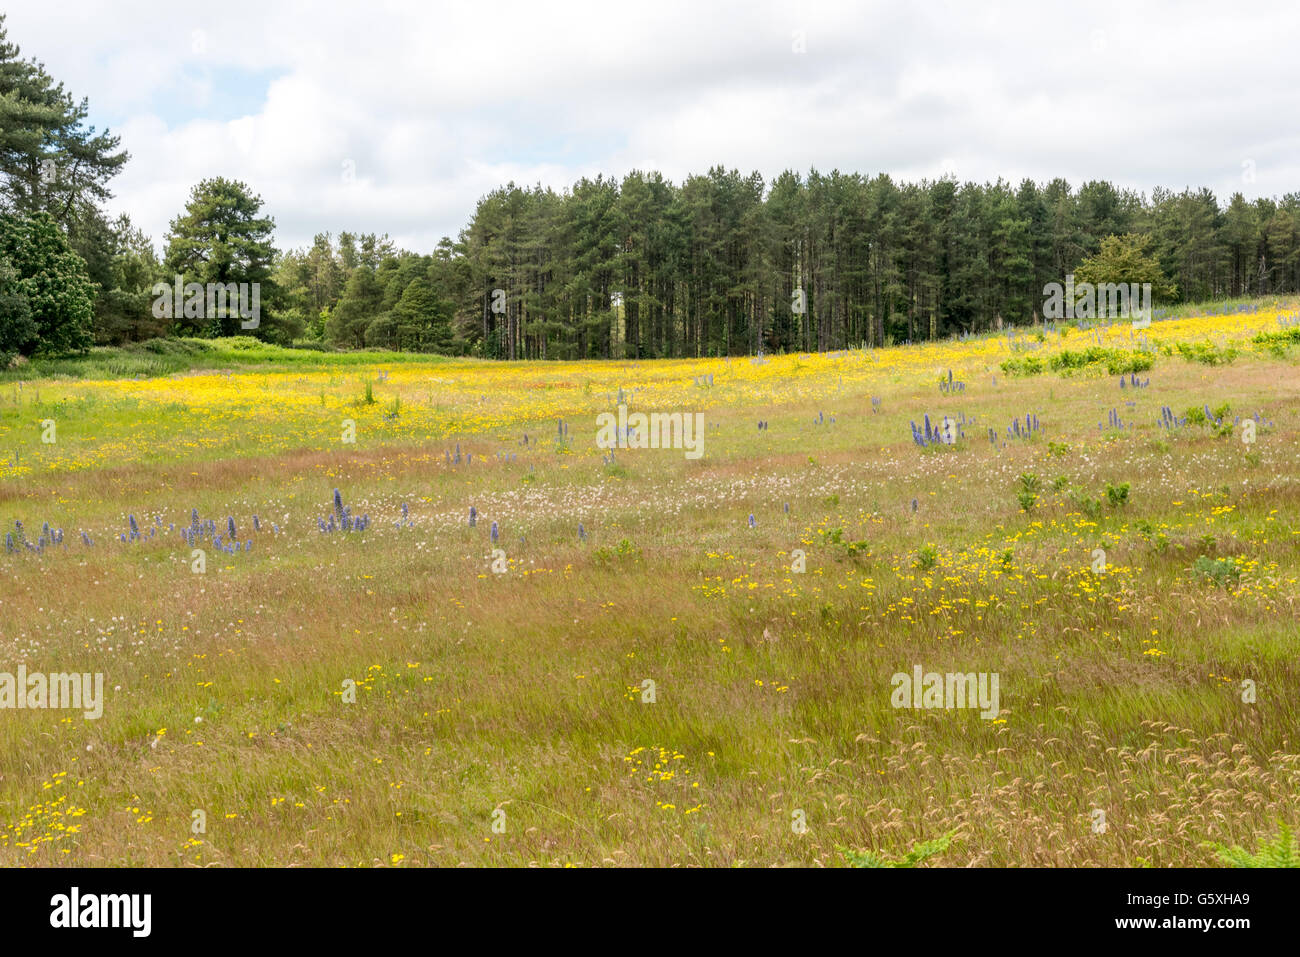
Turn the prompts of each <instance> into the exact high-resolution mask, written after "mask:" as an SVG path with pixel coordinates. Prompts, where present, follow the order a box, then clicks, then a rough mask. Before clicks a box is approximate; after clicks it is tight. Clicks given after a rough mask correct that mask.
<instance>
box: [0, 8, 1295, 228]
mask: <svg viewBox="0 0 1300 957" xmlns="http://www.w3.org/2000/svg"><path fill="white" fill-rule="evenodd" d="M4 9H5V12H6V13H7V14H8V19H7V21H6V22H7V27H8V31H9V39H10V41H11V42H15V43H17V44H19V46H20V47H21V48H22V52H23V54H24V56H35V57H36V58H37V59H40V60H42V61H44V63H45V64H46V66H47V68H48V69H49V71H50V72H51V73H52V75H53V76H54V77H55V78H56V79H58V80H61V81H63V82H64V84H65V85H66V86H67V87H68V89H69V90H71V92H72V93H73V94H74V95H75V96H77V97H78V98H79V97H81V96H86V97H89V99H90V106H91V113H92V120H93V122H95V123H96V125H97V126H99V127H100V128H103V127H104V126H109V127H111V128H112V130H113V131H114V132H116V133H119V134H120V135H121V137H122V143H123V145H124V146H125V147H126V148H127V149H128V150H129V151H130V153H131V160H130V162H129V163H128V164H127V166H126V167H125V170H124V171H123V172H122V174H121V175H120V176H118V177H117V178H116V179H114V180H113V182H112V184H111V186H112V189H113V190H114V192H115V194H116V198H115V199H114V200H113V202H112V208H113V210H114V211H117V210H124V211H126V212H129V213H130V214H131V217H132V219H133V220H134V221H135V222H136V224H137V225H138V226H141V227H142V228H143V229H144V230H145V231H146V232H147V233H149V234H150V235H151V236H152V237H153V239H154V242H155V245H159V246H161V243H162V238H163V235H164V233H165V232H166V230H167V224H168V222H169V221H170V220H171V219H172V218H173V217H174V216H176V215H177V214H178V213H179V211H180V210H181V208H182V207H183V205H184V203H185V200H186V197H187V195H188V193H189V190H190V189H191V187H192V186H193V185H194V184H195V183H196V182H198V181H199V180H200V179H202V178H204V177H209V176H217V175H222V176H227V177H234V178H237V179H241V180H243V181H245V182H246V183H248V184H249V185H250V186H251V187H252V188H253V190H254V191H255V192H257V193H258V194H260V195H261V196H262V198H263V199H264V200H265V207H264V208H265V211H266V212H268V213H269V214H270V215H271V216H273V217H274V218H275V221H276V224H277V231H276V241H277V244H278V245H279V246H281V247H290V246H299V245H303V244H306V243H309V242H310V240H311V237H312V236H313V235H314V234H315V233H317V232H322V231H327V230H328V231H331V232H333V233H335V234H337V233H338V232H339V231H340V230H344V229H351V230H353V231H355V232H372V231H373V232H379V233H385V232H386V233H388V234H389V235H390V236H392V237H393V238H394V239H395V240H396V241H397V242H398V244H399V245H402V246H405V247H407V248H411V249H416V250H419V251H422V252H427V251H429V250H431V249H432V248H433V246H434V245H435V244H436V243H437V241H438V239H439V238H440V237H442V236H444V235H451V236H455V235H456V234H457V233H458V232H459V230H460V229H461V227H462V226H464V225H465V223H466V222H467V221H468V219H469V217H470V215H471V213H472V212H473V209H474V206H475V203H476V202H477V201H478V199H479V197H480V196H482V195H483V194H484V193H485V192H487V191H488V190H490V189H492V188H494V187H496V186H498V185H501V184H504V183H506V182H508V181H510V180H513V181H515V182H516V183H519V184H522V185H532V184H534V183H537V182H540V183H542V184H543V185H548V186H552V187H554V188H555V189H556V190H560V189H563V188H564V187H566V186H569V185H571V184H572V183H573V182H574V181H575V180H576V179H578V178H579V177H581V176H583V175H588V176H594V175H595V174H596V173H599V172H603V173H606V174H613V175H614V176H617V177H621V176H622V175H623V174H625V173H627V172H628V171H629V170H631V169H636V168H640V169H658V170H660V171H662V172H663V173H664V174H665V175H666V176H668V177H669V178H671V179H673V180H674V181H680V180H681V179H682V178H684V177H685V176H686V175H687V174H689V173H696V172H705V171H707V169H708V168H709V167H710V166H714V165H719V164H721V165H724V166H726V167H728V168H732V167H735V168H739V169H740V170H741V171H742V172H749V171H751V170H758V171H759V172H760V173H762V174H763V175H764V176H765V177H766V178H767V179H768V180H769V181H770V180H771V179H772V178H773V177H774V176H776V175H777V174H778V173H780V172H781V171H782V170H784V169H787V168H793V169H797V170H800V171H807V170H808V169H809V168H810V167H813V166H815V167H817V168H818V169H820V170H823V171H830V170H831V169H835V168H838V169H840V170H842V171H859V172H862V173H865V174H869V175H874V174H876V173H878V172H886V173H889V174H891V175H893V176H895V177H896V178H900V179H920V178H922V177H930V178H934V177H937V176H939V175H941V174H943V173H952V174H955V175H956V176H957V177H958V178H959V179H961V180H963V181H965V180H976V181H981V182H982V181H985V180H992V179H996V178H997V177H998V176H1002V177H1004V178H1006V179H1008V180H1011V181H1012V182H1019V180H1020V179H1022V178H1023V177H1026V176H1029V177H1032V178H1034V179H1035V180H1038V181H1045V180H1047V179H1050V178H1052V177H1055V176H1063V177H1065V178H1066V179H1068V180H1069V181H1070V182H1071V183H1073V184H1074V185H1075V186H1078V185H1079V184H1080V183H1082V182H1084V181H1086V180H1088V179H1108V180H1111V181H1112V182H1114V183H1116V184H1117V185H1121V186H1127V187H1131V188H1133V189H1137V190H1140V191H1142V192H1145V193H1147V194H1148V195H1149V194H1150V192H1151V189H1152V187H1154V186H1161V185H1163V186H1168V187H1172V188H1175V189H1181V188H1182V187H1184V186H1193V187H1200V186H1208V187H1210V188H1211V189H1213V190H1214V191H1215V193H1216V194H1217V195H1218V196H1219V197H1220V200H1221V201H1223V200H1226V198H1227V197H1228V196H1229V195H1231V193H1233V192H1235V191H1238V190H1239V191H1241V192H1242V193H1244V194H1245V195H1246V196H1247V197H1254V196H1258V195H1272V196H1280V195H1281V194H1283V193H1287V192H1294V191H1297V190H1300V29H1298V27H1300V4H1297V3H1295V2H1294V0H1291V2H1285V3H1282V2H1278V3H1224V2H1221V0H1217V2H1213V3H1186V2H1180V3H1170V4H1164V3H1150V4H1144V3H1142V2H1140V0H1129V2H1121V3H1105V2H1100V3H1099V2H1091V3H1086V4H1085V3H1080V4H1069V5H1057V4H1054V3H1052V2H1051V0H1038V2H1030V3H1023V4H1022V3H1010V2H1006V3H996V4H985V5H981V6H980V7H979V8H978V9H977V8H976V6H975V5H974V4H970V3H954V2H942V3H936V2H925V0H922V2H910V3H878V4H869V3H821V2H815V0H801V2H796V3H784V2H780V3H778V2H768V3H729V2H728V3H715V2H712V0H694V2H684V3H677V2H674V0H654V2H651V3H644V2H639V3H636V4H631V5H624V4H622V3H619V2H617V0H605V2H597V3H590V4H588V3H576V2H568V0H564V2H558V3H548V2H539V0H527V2H520V3H515V2H510V3H493V2H488V0H452V2H437V0H434V2H427V3H420V2H412V3H383V2H371V0H352V2H332V0H328V2H312V3H307V2H296V0H260V2H248V3H246V2H241V0H234V2H231V0H224V2H215V3H213V2H204V3H176V2H171V3H164V2H144V0H113V2H112V3H103V2H81V0H54V2H51V0H9V2H7V3H6V4H5V8H4Z"/></svg>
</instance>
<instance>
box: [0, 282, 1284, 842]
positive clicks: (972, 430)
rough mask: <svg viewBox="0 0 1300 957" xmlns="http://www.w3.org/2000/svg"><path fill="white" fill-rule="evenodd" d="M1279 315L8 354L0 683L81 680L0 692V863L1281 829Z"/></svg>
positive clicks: (1233, 833)
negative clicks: (965, 329)
mask: <svg viewBox="0 0 1300 957" xmlns="http://www.w3.org/2000/svg"><path fill="white" fill-rule="evenodd" d="M1296 312H1297V306H1296V303H1294V302H1272V301H1269V302H1259V303H1256V304H1251V305H1245V306H1236V305H1234V307H1233V308H1232V309H1231V310H1227V311H1222V312H1216V311H1214V310H1210V311H1204V310H1202V311H1200V312H1196V313H1188V314H1185V315H1181V316H1177V317H1171V318H1165V319H1161V320H1157V321H1156V322H1154V323H1152V324H1151V326H1150V327H1148V328H1146V329H1143V330H1135V329H1133V328H1132V326H1131V325H1130V324H1128V323H1119V324H1114V325H1109V326H1099V327H1095V328H1077V327H1070V326H1060V327H1056V328H1050V329H1044V328H1034V329H1017V330H1008V331H1007V332H1005V333H1003V334H1001V335H990V336H985V337H981V338H972V339H969V340H966V341H946V342H941V343H931V344H920V345H909V346H899V347H895V348H888V349H879V350H847V351H843V352H838V353H832V354H822V355H784V356H772V357H764V358H757V359H752V358H731V359H726V358H711V359H677V360H655V361H641V362H633V361H628V362H617V361H613V362H596V361H590V362H564V363H529V364H525V363H501V362H485V361H475V360H469V359H441V360H438V359H429V358H421V357H412V356H409V355H404V356H397V355H391V354H385V353H356V354H349V355H346V356H339V355H334V354H327V353H317V352H312V351H309V350H280V349H273V348H271V347H264V346H259V345H257V344H254V343H252V342H251V341H244V340H226V341H224V342H223V343H217V344H213V345H210V346H201V345H193V344H191V345H189V346H186V345H184V344H177V345H172V346H166V347H164V346H156V347H154V349H153V351H150V349H148V348H139V347H137V348H134V349H132V350H126V351H123V350H117V351H105V352H103V353H96V354H93V355H92V356H91V357H90V358H89V359H87V360H61V361H59V362H50V363H44V364H39V363H38V364H33V365H31V366H28V367H26V368H21V367H20V368H18V369H14V370H10V371H9V372H7V373H5V374H4V376H3V378H2V379H0V536H8V540H7V543H6V545H5V547H3V548H0V671H7V672H14V671H16V669H17V668H18V666H19V665H25V666H26V668H27V669H28V670H29V671H36V670H39V671H43V672H50V673H52V672H71V671H75V672H84V673H102V674H103V675H104V682H105V701H104V712H103V716H102V717H101V718H99V719H97V720H87V719H85V718H84V717H83V715H82V714H81V713H80V712H77V711H60V710H53V709H49V710H0V864H4V865H7V866H44V865H73V866H77V865H86V866H96V865H161V866H186V867H205V866H293V865H329V866H335V865H344V866H362V867H368V866H399V867H410V866H421V865H440V866H455V865H460V864H467V865H488V866H507V865H541V866H629V865H656V866H772V865H797V866H845V865H846V864H848V863H850V862H855V861H856V862H862V861H864V860H873V861H900V860H904V859H905V856H906V855H907V854H908V852H909V851H912V850H913V849H914V848H918V847H922V848H924V847H928V848H929V849H930V851H935V853H933V854H932V856H929V858H928V859H927V860H926V861H925V863H926V864H928V865H931V866H1153V867H1180V866H1191V865H1217V864H1220V863H1221V858H1220V856H1219V853H1218V850H1217V848H1220V847H1227V846H1233V845H1241V846H1243V847H1246V848H1248V849H1253V848H1254V847H1255V845H1256V841H1257V840H1259V839H1261V838H1269V837H1271V836H1272V835H1274V834H1276V833H1277V831H1278V828H1279V827H1280V826H1282V825H1295V824H1297V823H1300V814H1297V807H1298V805H1300V801H1298V799H1297V791H1298V786H1300V740H1297V738H1298V737H1300V720H1298V718H1300V705H1298V704H1297V689H1298V688H1300V681H1298V679H1300V661H1298V656H1297V652H1298V651H1300V625H1297V613H1298V611H1300V609H1298V608H1297V596H1298V595H1300V588H1298V587H1297V584H1298V582H1300V415H1298V414H1297V413H1298V411H1300V401H1298V400H1300V366H1298V364H1297V360H1298V359H1300V351H1298V350H1297V345H1298V344H1300V343H1298V342H1297V340H1300V336H1297V335H1295V334H1294V333H1295V330H1296V325H1295V316H1296ZM620 399H621V400H622V401H623V402H624V403H626V404H627V405H628V406H629V407H630V408H633V409H637V410H643V411H652V410H662V411H668V412H687V413H694V412H700V413H703V416H704V422H705V426H706V433H705V439H704V447H703V448H704V454H703V456H702V457H701V458H700V459H698V460H690V459H688V458H686V457H685V456H684V455H683V454H682V452H681V451H680V450H672V449H657V450H650V449H645V450H642V449H626V450H623V449H620V450H616V451H615V452H614V453H613V454H612V455H611V454H610V452H609V451H608V450H605V449H602V448H598V447H597V445H596V442H595V435H596V430H597V425H596V417H597V416H598V415H599V414H600V413H602V412H609V411H612V410H614V409H615V408H616V407H617V405H618V403H619V401H620ZM927 416H928V421H927V418H926V417H927ZM945 417H947V419H948V420H950V421H951V422H952V425H951V426H950V427H948V426H945V425H943V423H944V419H945ZM51 423H52V426H51ZM760 423H764V427H762V428H760ZM352 438H354V441H350V440H349V439H352ZM948 440H951V441H948ZM336 489H337V490H338V499H337V501H336V499H335V490H336ZM471 509H473V515H474V521H473V523H471V521H470V514H471ZM358 519H360V521H358ZM16 522H19V523H21V528H19V527H17V526H15V523H16ZM46 524H48V526H49V530H50V531H49V532H46V531H45V530H44V528H45V526H46ZM60 531H61V534H60ZM232 531H233V534H232ZM494 537H495V538H496V540H495V541H493V538H494ZM494 550H496V551H494ZM199 552H201V553H202V554H201V556H200V555H198V553H199ZM494 565H495V566H496V567H495V569H494ZM917 665H920V666H922V667H923V668H924V670H925V671H927V672H928V671H936V672H961V673H970V672H975V673H993V674H997V675H998V676H999V679H1000V701H999V708H998V711H997V716H996V717H995V718H991V719H990V718H983V717H981V716H980V714H979V713H978V712H977V711H976V710H969V709H967V710H962V709H955V710H954V709H945V708H929V709H911V708H898V707H894V705H893V703H892V702H891V692H892V691H893V688H892V687H891V677H892V676H893V675H895V674H897V673H906V674H911V673H912V671H913V668H914V667H915V666H917ZM1099 812H1100V813H1099ZM927 842H938V843H937V844H934V843H927Z"/></svg>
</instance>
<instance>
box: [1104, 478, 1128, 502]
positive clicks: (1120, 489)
mask: <svg viewBox="0 0 1300 957" xmlns="http://www.w3.org/2000/svg"><path fill="white" fill-rule="evenodd" d="M1106 501H1107V502H1109V503H1110V507H1111V508H1119V507H1120V506H1121V505H1127V504H1128V482H1124V483H1123V484H1121V485H1111V484H1110V483H1109V482H1107V483H1106Z"/></svg>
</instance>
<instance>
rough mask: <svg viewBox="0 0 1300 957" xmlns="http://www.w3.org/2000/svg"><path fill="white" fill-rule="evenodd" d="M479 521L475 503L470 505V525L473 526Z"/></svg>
mask: <svg viewBox="0 0 1300 957" xmlns="http://www.w3.org/2000/svg"><path fill="white" fill-rule="evenodd" d="M477 521H478V509H476V508H475V507H474V506H473V505H471V506H470V507H469V527H470V528H473V527H474V523H475V522H477Z"/></svg>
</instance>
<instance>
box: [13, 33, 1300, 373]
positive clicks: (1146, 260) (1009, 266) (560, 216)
mask: <svg viewBox="0 0 1300 957" xmlns="http://www.w3.org/2000/svg"><path fill="white" fill-rule="evenodd" d="M87 115H88V110H87V104H86V101H85V100H84V99H83V100H81V101H76V100H74V99H73V98H72V96H71V95H70V94H69V93H67V92H66V91H64V89H63V87H62V85H61V84H58V83H56V82H55V81H54V80H53V79H52V78H51V77H49V76H48V74H47V73H46V71H45V69H44V67H43V66H42V65H41V64H40V63H39V62H37V61H35V60H25V59H22V58H21V56H20V54H19V50H18V48H17V47H16V46H15V45H13V44H11V43H9V42H8V40H7V36H6V33H5V30H4V17H3V15H0V360H3V359H4V358H5V357H6V356H8V355H12V354H15V353H18V354H25V355H30V354H33V353H35V352H39V351H47V352H48V351H75V350H80V349H85V348H88V347H89V346H90V345H91V344H92V343H99V344H122V343H127V342H133V341H140V340H145V339H149V338H154V337H163V336H174V335H187V336H222V335H237V334H240V333H241V332H243V330H242V329H241V328H240V326H239V318H238V315H237V314H233V313H232V314H225V313H223V314H219V315H206V314H205V315H185V314H178V315H174V316H162V315H158V314H157V313H158V310H156V309H155V308H153V304H154V302H155V300H156V298H157V288H158V284H160V283H162V284H166V285H167V286H170V285H171V284H172V282H173V280H174V278H175V277H176V276H178V275H179V276H181V277H183V281H184V282H186V283H189V282H198V283H200V284H207V283H220V284H226V283H252V282H255V283H258V284H259V285H260V290H261V304H262V306H261V314H262V318H261V321H260V323H259V325H258V326H257V328H256V329H255V330H252V333H251V334H253V335H256V336H258V337H260V338H263V339H266V340H268V341H272V342H277V343H281V344H285V345H291V344H318V346H317V347H339V348H366V347H379V348H386V349H399V350H410V351H424V352H435V353H443V354H471V355H480V356H486V357H492V358H505V359H571V358H654V357H674V356H704V355H742V354H755V353H760V352H784V351H795V350H798V351H824V350H830V349H839V348H845V347H855V346H862V345H865V346H882V345H889V344H891V343H894V342H903V341H917V340H923V339H935V338H943V337H948V336H952V335H958V334H966V333H974V332H981V331H985V330H988V329H993V328H1001V327H1002V326H1003V325H1022V324H1029V323H1033V322H1036V321H1038V320H1039V319H1040V318H1041V312H1042V308H1043V301H1044V299H1043V297H1044V292H1043V288H1044V286H1045V285H1046V284H1047V283H1051V282H1061V281H1062V280H1063V279H1064V277H1065V276H1066V275H1067V274H1069V273H1071V272H1074V271H1075V270H1077V269H1080V268H1081V267H1082V268H1083V269H1084V270H1085V272H1087V273H1088V274H1089V275H1090V276H1094V277H1099V278H1100V279H1102V280H1109V281H1117V282H1118V281H1150V282H1152V283H1153V286H1154V288H1155V289H1156V291H1157V292H1156V294H1157V301H1163V302H1166V303H1167V302H1183V301H1206V300H1210V299H1215V298H1219V297H1237V296H1244V295H1268V294H1282V295H1285V294H1292V293H1296V292H1300V194H1297V193H1288V194H1286V195H1285V196H1283V197H1282V198H1281V199H1273V198H1261V199H1256V200H1254V201H1248V200H1246V199H1245V198H1244V197H1243V195H1242V194H1241V193H1239V192H1238V193H1234V194H1233V195H1232V197H1231V198H1230V199H1229V200H1228V202H1227V204H1226V205H1221V204H1220V203H1219V202H1218V200H1217V199H1216V197H1215V196H1214V194H1213V193H1212V192H1211V191H1209V190H1207V189H1199V190H1193V189H1184V190H1182V191H1181V192H1174V191H1172V190H1168V189H1164V188H1157V189H1155V190H1154V191H1153V193H1152V194H1151V195H1150V197H1148V196H1146V195H1145V194H1139V193H1137V192H1134V191H1132V190H1127V189H1120V188H1117V187H1115V186H1113V185H1112V184H1110V183H1108V182H1104V181H1091V182H1087V183H1085V184H1083V185H1082V186H1081V187H1080V188H1078V189H1077V190H1076V189H1074V188H1073V187H1072V186H1071V185H1070V184H1069V183H1068V182H1066V181H1065V180H1063V179H1054V180H1051V181H1050V182H1046V183H1036V182H1034V181H1032V180H1028V179H1026V180H1024V181H1023V182H1021V183H1020V184H1019V185H1018V186H1013V185H1011V184H1009V183H1006V182H1004V181H1002V180H1001V179H999V180H998V181H997V182H995V183H985V184H978V183H970V182H968V183H959V182H957V181H956V180H955V179H953V178H951V177H945V178H940V179H938V180H922V181H920V182H899V181H895V180H894V179H893V178H891V177H889V176H887V175H883V174H882V175H876V176H874V177H869V176H864V175H861V174H858V173H842V172H840V171H838V170H836V171H832V172H830V173H829V174H826V173H821V172H818V171H817V170H812V171H810V172H809V173H807V174H806V175H804V174H801V173H797V172H793V171H786V172H784V173H782V174H781V175H779V176H777V177H776V178H775V179H774V180H772V181H771V182H766V181H765V180H764V178H763V177H762V176H761V175H760V174H758V173H756V172H755V173H750V174H748V175H744V174H742V173H740V172H739V171H738V170H734V169H733V170H727V169H725V168H724V167H721V166H719V167H715V168H713V169H711V170H709V171H708V172H707V173H705V174H697V175H692V176H689V177H687V178H686V179H685V180H684V181H683V182H681V183H680V184H677V183H673V182H671V181H669V180H668V179H666V178H665V177H663V176H662V175H661V174H659V173H657V172H642V171H634V172H631V173H629V174H628V175H627V176H625V177H623V178H622V179H621V180H617V179H611V178H606V177H604V176H597V177H595V178H594V179H591V178H583V179H580V180H579V181H578V182H577V183H575V184H574V185H573V186H572V187H570V188H567V189H564V190H562V191H560V192H556V191H555V190H554V189H551V188H543V187H542V186H540V185H537V186H534V187H531V188H526V187H520V186H517V185H515V184H514V183H510V184H508V185H506V186H503V187H501V188H499V189H496V190H493V191H492V192H490V193H488V194H487V195H486V196H483V197H482V198H481V199H480V200H479V201H478V203H477V205H476V208H475V210H474V212H473V215H472V217H471V218H470V221H469V222H468V224H467V225H466V226H465V227H464V228H463V229H462V230H461V231H460V233H459V235H458V236H457V237H456V238H455V239H454V240H453V239H452V238H450V237H446V238H444V239H442V241H441V242H439V244H438V245H437V247H436V248H435V249H434V250H433V252H432V253H428V254H423V253H417V252H413V251H410V250H404V249H399V248H397V247H396V246H395V244H394V243H393V242H392V241H391V240H390V239H389V238H388V237H387V236H380V235H375V234H364V235H359V234H354V233H350V232H346V231H344V232H340V233H339V234H338V235H337V236H334V235H332V234H330V233H322V234H320V235H318V236H316V237H315V239H314V241H313V243H312V244H311V246H309V247H306V248H301V249H289V250H283V251H281V250H277V249H276V248H275V246H274V243H273V237H274V229H275V223H274V220H273V219H272V218H271V217H269V216H267V215H265V213H264V212H263V202H262V200H261V198H260V197H258V196H257V195H256V194H254V193H253V191H252V190H251V189H250V188H249V187H248V186H247V185H246V184H244V183H240V182H237V181H233V180H228V179H225V178H223V177H214V178H211V179H207V180H204V181H203V182H201V183H199V184H197V185H196V186H195V187H194V190H193V191H192V193H191V195H190V197H189V199H188V202H187V203H186V205H185V208H184V209H183V210H182V211H181V212H180V214H179V215H178V216H177V217H176V218H175V219H174V220H172V222H171V224H170V227H169V230H168V232H167V234H166V236H165V237H164V239H163V244H162V255H161V256H159V255H158V254H157V252H156V251H155V248H154V245H153V243H152V241H151V240H150V238H149V237H148V236H146V235H144V233H143V232H142V231H140V230H139V229H137V228H136V227H134V226H133V224H132V223H131V221H130V218H129V217H128V216H119V217H117V218H115V219H110V218H109V217H108V216H107V215H106V214H105V213H104V212H103V211H102V207H103V204H104V201H105V200H107V199H108V198H109V196H110V194H109V191H108V185H107V184H108V182H109V180H111V178H112V177H113V176H114V175H116V173H117V172H118V171H120V169H121V167H122V165H123V164H124V163H126V162H127V160H128V156H127V154H126V152H125V151H124V150H121V149H120V148H119V142H118V139H117V137H115V136H113V135H111V134H110V133H108V132H107V131H105V132H103V133H96V131H95V129H94V127H92V126H88V125H87V123H86V117H87Z"/></svg>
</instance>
